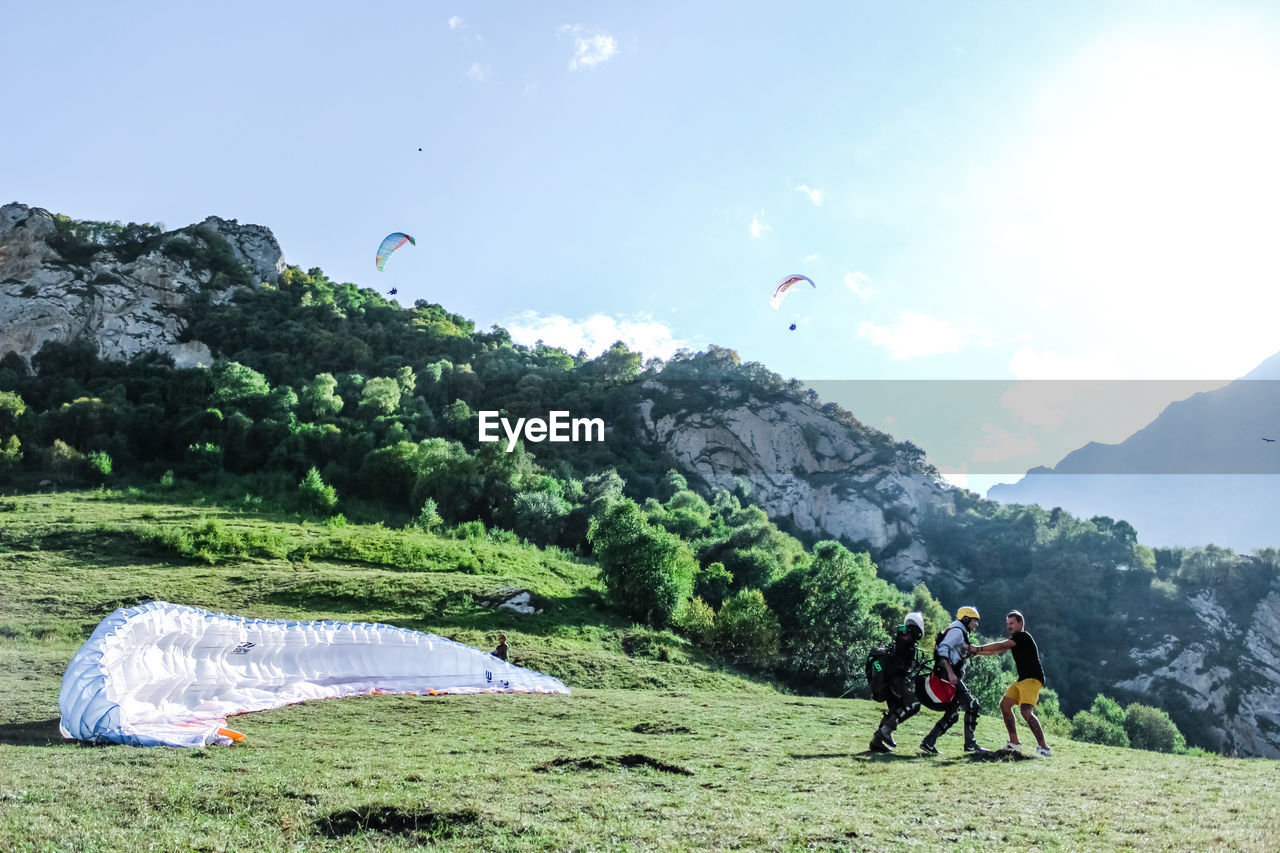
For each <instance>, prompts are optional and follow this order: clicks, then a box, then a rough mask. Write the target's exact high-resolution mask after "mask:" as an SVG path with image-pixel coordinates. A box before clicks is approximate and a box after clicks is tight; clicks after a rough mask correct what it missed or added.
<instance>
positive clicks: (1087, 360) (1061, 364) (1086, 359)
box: [1009, 347, 1125, 379]
mask: <svg viewBox="0 0 1280 853" xmlns="http://www.w3.org/2000/svg"><path fill="white" fill-rule="evenodd" d="M1009 372H1010V373H1012V374H1013V375H1014V376H1016V377H1017V378H1019V379H1122V378H1124V375H1125V371H1124V367H1123V366H1122V365H1121V364H1120V360H1119V359H1118V358H1116V355H1115V353H1114V352H1112V351H1111V350H1107V349H1095V350H1091V351H1089V352H1080V353H1072V354H1070V355H1063V354H1062V353H1057V352H1053V351H1051V350H1046V351H1044V352H1038V351H1036V350H1034V349H1032V348H1031V347H1022V348H1021V349H1019V350H1018V351H1017V352H1015V353H1014V354H1013V358H1011V359H1010V360H1009Z"/></svg>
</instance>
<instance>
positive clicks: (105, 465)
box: [85, 450, 111, 483]
mask: <svg viewBox="0 0 1280 853" xmlns="http://www.w3.org/2000/svg"><path fill="white" fill-rule="evenodd" d="M85 462H86V463H87V464H88V466H89V473H90V474H91V475H92V476H93V478H94V479H95V480H97V481H98V482H99V483H105V482H106V480H107V478H108V477H110V476H111V456H110V454H108V453H107V452H106V451H104V450H94V451H92V452H91V453H89V455H88V456H86V457H85Z"/></svg>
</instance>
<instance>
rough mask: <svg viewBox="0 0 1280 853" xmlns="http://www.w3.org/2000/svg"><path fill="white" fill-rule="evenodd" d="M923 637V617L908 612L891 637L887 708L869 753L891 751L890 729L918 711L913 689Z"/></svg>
mask: <svg viewBox="0 0 1280 853" xmlns="http://www.w3.org/2000/svg"><path fill="white" fill-rule="evenodd" d="M923 636H924V614H923V613H920V612H919V611H915V612H912V613H908V614H907V617H906V619H904V620H903V621H902V624H901V625H900V626H899V627H898V630H897V631H895V632H894V635H893V648H892V650H891V651H890V653H889V657H888V660H887V668H888V673H887V677H888V691H887V692H886V694H885V702H886V703H888V708H887V709H886V710H885V712H884V716H883V717H882V718H881V719H880V728H878V729H876V731H875V734H873V735H872V736H871V751H872V752H891V751H893V748H894V747H895V746H897V745H898V744H897V742H896V741H895V740H894V739H893V730H894V729H896V728H897V727H898V726H900V725H902V723H903V722H905V721H906V720H908V719H910V718H911V717H912V716H914V715H915V714H916V713H917V712H919V710H920V700H918V699H917V698H916V694H915V690H914V689H913V687H912V676H913V675H914V674H915V668H916V644H917V643H919V642H920V638H921V637H923Z"/></svg>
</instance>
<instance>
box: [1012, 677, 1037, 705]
mask: <svg viewBox="0 0 1280 853" xmlns="http://www.w3.org/2000/svg"><path fill="white" fill-rule="evenodd" d="M1041 687H1044V685H1043V684H1041V683H1040V682H1039V681H1038V680H1036V679H1034V678H1024V679H1022V680H1021V681H1015V682H1014V683H1013V684H1010V685H1009V689H1008V690H1006V691H1005V693H1004V698H1006V699H1012V700H1013V701H1014V703H1015V704H1018V705H1034V704H1036V702H1039V701H1040V688H1041Z"/></svg>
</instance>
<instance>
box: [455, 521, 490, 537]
mask: <svg viewBox="0 0 1280 853" xmlns="http://www.w3.org/2000/svg"><path fill="white" fill-rule="evenodd" d="M453 538H454V539H483V538H484V522H483V521H464V522H462V523H461V524H459V525H458V526H457V527H455V528H453Z"/></svg>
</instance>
